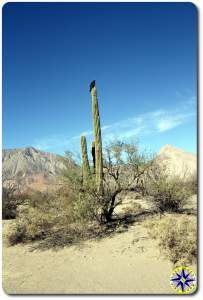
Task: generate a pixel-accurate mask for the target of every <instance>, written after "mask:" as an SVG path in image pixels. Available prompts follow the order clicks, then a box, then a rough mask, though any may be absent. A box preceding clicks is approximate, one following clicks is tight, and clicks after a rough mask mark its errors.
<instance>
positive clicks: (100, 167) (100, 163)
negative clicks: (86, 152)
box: [90, 82, 103, 192]
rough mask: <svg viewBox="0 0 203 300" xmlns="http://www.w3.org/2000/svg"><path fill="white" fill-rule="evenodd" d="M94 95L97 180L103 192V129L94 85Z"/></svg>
mask: <svg viewBox="0 0 203 300" xmlns="http://www.w3.org/2000/svg"><path fill="white" fill-rule="evenodd" d="M90 91H91V95H92V112H93V125H94V139H95V173H96V174H95V177H96V178H95V180H96V185H97V189H98V191H100V192H103V160H102V139H101V127H100V117H99V107H98V100H97V90H96V86H95V82H94V85H93V86H92V87H91V90H90Z"/></svg>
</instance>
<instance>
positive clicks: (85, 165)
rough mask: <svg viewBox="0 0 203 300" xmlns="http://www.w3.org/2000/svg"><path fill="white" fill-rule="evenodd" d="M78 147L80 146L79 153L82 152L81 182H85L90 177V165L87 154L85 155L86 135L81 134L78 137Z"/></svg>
mask: <svg viewBox="0 0 203 300" xmlns="http://www.w3.org/2000/svg"><path fill="white" fill-rule="evenodd" d="M80 147H81V153H82V177H83V184H86V183H87V181H88V179H89V177H90V174H91V173H90V165H89V161H88V155H87V143H86V137H85V136H84V135H82V136H81V137H80Z"/></svg>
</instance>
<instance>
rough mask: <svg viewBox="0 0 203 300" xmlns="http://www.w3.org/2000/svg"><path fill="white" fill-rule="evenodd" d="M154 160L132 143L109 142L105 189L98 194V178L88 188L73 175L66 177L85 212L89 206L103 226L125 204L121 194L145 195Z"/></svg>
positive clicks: (104, 163)
mask: <svg viewBox="0 0 203 300" xmlns="http://www.w3.org/2000/svg"><path fill="white" fill-rule="evenodd" d="M151 165H152V159H149V157H147V155H144V154H140V153H139V151H138V148H137V146H136V145H135V144H133V143H124V142H120V141H116V142H112V143H110V144H109V145H108V146H107V147H106V148H105V150H104V153H103V190H102V191H99V190H98V188H97V185H96V184H95V178H94V176H92V177H91V178H89V181H88V184H86V185H85V187H84V186H83V185H82V180H81V178H79V177H77V178H76V174H75V173H73V174H71V173H70V172H69V174H67V178H68V179H69V180H70V184H69V186H70V187H71V188H72V189H74V190H75V193H77V194H78V195H79V198H80V202H81V201H82V204H83V205H82V206H81V207H83V209H85V207H87V206H88V210H89V215H91V216H94V217H95V218H96V219H97V221H99V222H101V223H104V222H109V221H111V220H112V216H113V213H114V209H115V208H116V207H117V206H118V205H119V204H121V202H122V196H121V193H122V192H126V191H132V190H134V191H137V192H140V193H143V189H144V185H143V181H144V180H145V176H146V173H147V172H148V171H149V169H150V167H151Z"/></svg>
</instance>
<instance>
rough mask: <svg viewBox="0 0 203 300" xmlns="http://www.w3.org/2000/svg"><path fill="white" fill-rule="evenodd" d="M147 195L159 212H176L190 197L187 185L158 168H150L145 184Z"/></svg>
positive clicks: (190, 193)
mask: <svg viewBox="0 0 203 300" xmlns="http://www.w3.org/2000/svg"><path fill="white" fill-rule="evenodd" d="M146 190H147V194H148V195H149V196H150V197H149V199H150V201H152V202H153V204H154V206H155V208H156V209H157V210H158V211H159V212H160V213H163V212H167V211H168V212H178V211H179V210H180V209H182V208H183V207H184V205H185V204H186V203H187V201H188V199H189V197H190V196H191V195H192V192H191V189H190V187H189V186H188V185H187V183H186V182H185V181H184V180H183V179H181V178H180V177H177V176H174V177H172V176H170V175H168V174H167V172H166V171H165V170H163V169H161V168H160V167H156V168H154V169H153V168H152V169H151V174H150V175H149V177H148V179H147V184H146Z"/></svg>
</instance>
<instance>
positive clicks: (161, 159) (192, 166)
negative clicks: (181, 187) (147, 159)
mask: <svg viewBox="0 0 203 300" xmlns="http://www.w3.org/2000/svg"><path fill="white" fill-rule="evenodd" d="M156 160H157V162H158V163H159V164H160V165H162V166H164V167H165V168H166V169H167V172H168V173H169V174H170V175H171V176H174V175H175V176H180V177H182V178H188V177H190V176H196V173H197V156H196V155H194V154H192V153H189V152H186V151H184V150H182V149H179V148H175V147H173V146H172V145H169V144H167V145H165V146H164V147H162V148H161V150H160V151H159V154H158V156H157V158H156Z"/></svg>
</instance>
